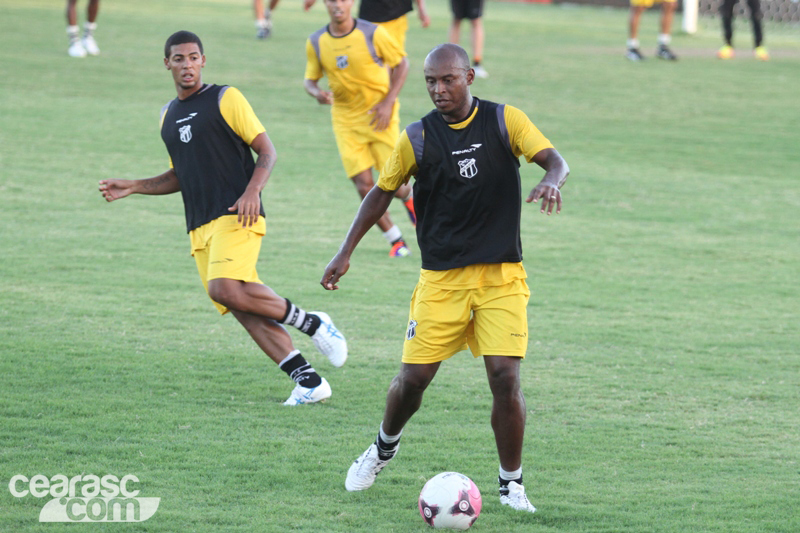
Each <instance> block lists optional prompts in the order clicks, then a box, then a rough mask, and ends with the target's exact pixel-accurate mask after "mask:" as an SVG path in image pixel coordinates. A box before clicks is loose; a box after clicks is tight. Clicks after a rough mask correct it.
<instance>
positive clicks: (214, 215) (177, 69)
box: [99, 31, 347, 405]
mask: <svg viewBox="0 0 800 533" xmlns="http://www.w3.org/2000/svg"><path fill="white" fill-rule="evenodd" d="M205 62H206V57H205V55H203V44H202V43H201V42H200V38H199V37H197V35H195V34H194V33H191V32H188V31H180V32H177V33H175V34H173V35H172V36H171V37H170V38H169V39H167V42H166V44H165V46H164V65H165V67H166V68H167V70H169V71H170V72H171V73H172V77H173V80H174V82H175V89H176V90H177V93H178V97H177V98H176V99H174V100H172V101H171V102H170V103H168V104H167V105H165V106H164V108H163V109H162V111H161V138H162V139H163V141H164V144H165V145H166V147H167V151H168V152H169V157H170V167H171V168H170V169H169V170H167V171H166V172H164V173H163V174H161V175H159V176H155V177H152V178H148V179H143V180H118V179H109V180H102V181H100V187H99V188H100V191H101V192H102V194H103V196H104V197H105V199H106V200H107V201H109V202H112V201H114V200H118V199H120V198H125V197H126V196H128V195H130V194H134V193H138V194H171V193H175V192H178V191H180V193H181V195H182V196H183V204H184V208H185V213H186V229H187V231H188V232H189V237H190V240H191V246H192V248H191V252H192V255H193V256H194V258H195V262H196V264H197V270H198V272H199V274H200V278H201V280H202V281H203V285H204V286H205V287H206V290H207V291H208V295H209V297H210V298H211V300H212V301H213V302H214V305H215V306H216V307H217V310H219V312H220V313H221V314H225V313H227V312H229V311H230V312H231V313H232V314H233V316H235V317H236V319H237V320H238V321H239V322H240V323H241V324H242V326H244V328H245V329H246V330H247V332H248V333H249V334H250V336H251V337H252V338H253V340H254V341H255V342H256V344H258V346H259V347H260V348H261V349H262V350H263V351H264V353H266V354H267V355H268V356H269V357H270V359H272V360H273V361H275V363H277V364H278V365H279V367H280V368H281V370H283V371H284V372H286V374H287V375H288V376H289V377H290V378H291V379H292V380H293V381H294V382H295V384H296V385H295V387H294V389H293V390H292V393H291V395H290V396H289V399H287V400H286V402H284V405H300V404H306V403H314V402H319V401H322V400H325V399H327V398H329V397H330V396H331V387H330V385H329V384H328V381H327V380H326V379H325V378H322V377H320V376H319V374H317V372H316V371H315V370H314V368H313V367H312V366H311V365H310V364H309V363H308V362H307V361H306V360H305V359H304V358H303V356H302V355H301V354H300V351H299V350H296V349H295V348H294V345H293V344H292V338H291V337H290V336H289V333H288V332H287V331H286V330H285V329H284V327H283V325H282V324H289V325H292V326H294V327H296V328H297V329H299V330H300V331H301V332H303V333H305V334H306V335H309V336H310V337H311V339H312V340H313V341H314V345H315V346H316V347H317V349H318V350H319V351H320V352H322V353H323V354H325V355H326V356H327V357H328V359H329V360H330V361H331V363H332V364H333V365H334V366H342V365H343V364H344V362H345V360H346V359H347V343H346V342H345V339H344V337H343V336H342V334H341V333H340V332H339V331H338V330H337V329H336V327H335V326H334V325H333V322H332V321H331V319H330V317H329V316H328V315H327V314H325V313H322V312H318V311H316V312H306V311H304V310H303V309H301V308H299V307H297V306H296V305H295V304H293V303H292V302H290V301H289V300H288V299H286V298H283V297H281V296H279V295H278V294H276V293H275V291H273V290H272V289H270V288H269V287H267V286H266V285H264V284H263V283H262V281H261V280H260V279H259V278H258V273H257V272H256V262H257V261H258V254H259V251H260V249H261V239H262V237H263V236H264V234H265V232H266V222H265V221H264V208H263V206H262V205H261V190H262V189H263V188H264V186H265V185H266V184H267V180H268V179H269V177H270V174H271V172H272V168H273V167H274V166H275V158H276V152H275V148H274V146H273V145H272V142H271V141H270V139H269V137H268V136H267V133H266V131H265V130H264V126H262V125H261V122H260V121H259V120H258V118H257V117H256V115H255V113H253V109H252V108H251V107H250V104H249V103H248V102H247V100H245V98H244V96H243V95H242V93H241V92H239V91H238V90H237V89H235V88H233V87H229V86H226V85H210V84H205V83H203V81H202V76H201V70H202V68H203V67H204V66H205ZM251 149H252V150H253V151H255V152H256V154H257V155H258V158H257V160H256V161H255V162H254V161H253V155H252V152H251Z"/></svg>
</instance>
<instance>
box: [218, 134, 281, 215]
mask: <svg viewBox="0 0 800 533" xmlns="http://www.w3.org/2000/svg"><path fill="white" fill-rule="evenodd" d="M250 148H252V149H253V151H254V152H255V153H256V154H257V156H258V158H257V159H256V168H255V170H254V171H253V175H252V176H251V178H250V182H249V183H248V184H247V188H246V189H245V190H244V193H243V194H242V195H241V196H240V197H239V199H238V200H236V203H235V204H233V205H232V206H231V207H229V208H228V211H235V212H236V213H237V215H238V218H237V221H238V222H239V224H241V225H242V227H244V228H248V227H250V226H252V225H253V224H255V223H256V222H258V217H259V215H260V213H261V191H263V190H264V187H265V186H266V185H267V181H268V180H269V177H270V175H271V174H272V168H273V167H274V166H275V160H276V159H277V158H278V153H277V152H276V151H275V146H274V145H273V144H272V141H270V140H269V136H268V135H267V134H266V132H262V133H259V134H258V135H257V136H256V138H255V139H253V142H251V143H250Z"/></svg>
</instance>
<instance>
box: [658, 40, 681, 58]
mask: <svg viewBox="0 0 800 533" xmlns="http://www.w3.org/2000/svg"><path fill="white" fill-rule="evenodd" d="M656 56H658V58H659V59H666V60H667V61H677V60H678V56H676V55H675V54H673V53H672V50H670V49H669V46H667V45H666V44H659V45H658V49H656Z"/></svg>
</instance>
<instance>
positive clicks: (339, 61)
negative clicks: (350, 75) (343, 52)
mask: <svg viewBox="0 0 800 533" xmlns="http://www.w3.org/2000/svg"><path fill="white" fill-rule="evenodd" d="M349 64H350V63H348V62H347V56H336V68H338V69H344V68H347V65H349Z"/></svg>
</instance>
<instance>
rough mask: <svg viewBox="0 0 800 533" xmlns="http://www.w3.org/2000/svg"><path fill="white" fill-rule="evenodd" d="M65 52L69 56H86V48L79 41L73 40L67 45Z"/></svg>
mask: <svg viewBox="0 0 800 533" xmlns="http://www.w3.org/2000/svg"><path fill="white" fill-rule="evenodd" d="M67 53H68V54H69V55H70V57H86V48H84V47H83V45H82V44H81V42H80V41H75V42H74V43H72V44H70V45H69V50H67Z"/></svg>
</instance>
